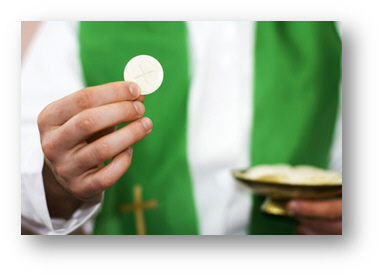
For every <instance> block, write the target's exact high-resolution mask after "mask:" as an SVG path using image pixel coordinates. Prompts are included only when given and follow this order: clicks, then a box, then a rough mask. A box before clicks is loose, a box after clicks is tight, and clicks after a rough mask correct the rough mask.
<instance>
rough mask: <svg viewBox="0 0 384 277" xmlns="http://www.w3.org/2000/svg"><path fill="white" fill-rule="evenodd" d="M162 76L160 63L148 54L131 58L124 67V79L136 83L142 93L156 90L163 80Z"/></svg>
mask: <svg viewBox="0 0 384 277" xmlns="http://www.w3.org/2000/svg"><path fill="white" fill-rule="evenodd" d="M163 77H164V72H163V68H162V67H161V64H160V63H159V62H158V61H157V60H156V59H155V58H153V57H151V56H148V55H140V56H136V57H134V58H132V59H131V60H130V61H129V62H128V63H127V65H126V66H125V69H124V80H125V81H128V82H135V83H136V84H138V85H139V86H140V88H141V94H143V95H146V94H150V93H152V92H154V91H156V90H157V89H158V88H159V87H160V85H161V83H162V82H163Z"/></svg>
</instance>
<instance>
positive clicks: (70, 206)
mask: <svg viewBox="0 0 384 277" xmlns="http://www.w3.org/2000/svg"><path fill="white" fill-rule="evenodd" d="M43 182H44V190H45V195H46V199H47V206H48V210H49V214H50V216H51V217H52V218H64V219H69V218H70V217H71V216H72V214H73V213H74V212H75V211H76V210H77V209H78V208H79V207H80V206H81V204H82V203H83V201H81V200H80V199H78V198H76V197H75V196H74V195H73V194H71V193H70V192H69V191H67V190H66V189H65V188H64V187H63V186H62V185H61V184H60V183H59V182H58V180H57V179H56V177H55V175H54V174H53V172H52V170H51V169H50V168H49V166H48V165H47V163H46V162H44V167H43Z"/></svg>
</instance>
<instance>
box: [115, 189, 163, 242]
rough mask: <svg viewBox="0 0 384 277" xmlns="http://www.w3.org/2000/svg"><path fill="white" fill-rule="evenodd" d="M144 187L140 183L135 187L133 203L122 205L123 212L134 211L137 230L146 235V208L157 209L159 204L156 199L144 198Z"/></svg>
mask: <svg viewBox="0 0 384 277" xmlns="http://www.w3.org/2000/svg"><path fill="white" fill-rule="evenodd" d="M142 195H143V188H142V187H141V186H140V185H135V186H134V187H133V203H129V204H123V205H121V206H120V209H119V210H120V212H121V213H127V212H134V213H135V221H136V232H137V234H138V235H145V220H144V210H145V209H155V208H157V206H158V203H157V201H156V200H148V201H144V202H143V200H142Z"/></svg>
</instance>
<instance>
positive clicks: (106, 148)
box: [38, 82, 342, 234]
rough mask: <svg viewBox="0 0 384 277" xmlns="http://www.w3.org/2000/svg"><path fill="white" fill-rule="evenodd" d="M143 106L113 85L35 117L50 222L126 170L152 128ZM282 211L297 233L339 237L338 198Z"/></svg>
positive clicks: (123, 85)
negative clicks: (292, 217) (289, 212)
mask: <svg viewBox="0 0 384 277" xmlns="http://www.w3.org/2000/svg"><path fill="white" fill-rule="evenodd" d="M143 101H144V96H140V87H139V86H138V85H136V84H135V83H130V82H114V83H108V84H104V85H100V86H95V87H88V88H85V89H82V90H79V91H77V92H75V93H72V94H70V95H68V96H66V97H64V98H62V99H60V100H57V101H55V102H53V103H51V104H49V105H48V106H47V107H45V108H44V110H43V111H42V112H41V113H40V114H39V117H38V127H39V131H40V139H41V145H42V149H43V152H44V156H45V163H44V168H43V180H44V187H45V193H46V198H47V205H48V209H49V213H50V215H51V217H57V218H66V219H68V218H70V217H71V215H72V214H73V213H74V211H76V210H77V209H78V208H79V207H80V205H81V204H82V203H84V202H87V201H92V200H99V199H100V197H101V195H102V193H103V191H105V190H106V189H108V188H110V187H112V186H113V185H114V184H115V183H116V182H117V181H118V180H119V179H120V177H121V176H122V175H123V174H124V173H125V172H126V171H127V170H128V168H129V167H130V165H131V161H132V153H133V152H132V151H133V149H132V145H134V144H135V143H136V142H138V141H140V140H142V139H143V138H144V137H146V136H147V135H148V134H150V133H151V131H152V128H153V124H152V121H151V120H150V119H149V118H147V117H143V115H144V111H145V107H144V105H143V104H142V103H143ZM128 122H130V123H129V124H128V125H126V126H125V127H123V128H121V129H119V130H116V126H117V125H119V124H123V123H128ZM109 159H112V161H111V162H110V163H108V165H104V162H105V161H107V160H109ZM295 204H296V205H295ZM288 208H289V209H290V210H292V211H293V212H294V214H295V218H296V219H297V220H298V222H299V227H298V231H299V233H301V234H341V230H342V200H341V198H340V199H336V200H327V201H302V200H300V201H299V200H293V201H291V202H290V203H289V204H288Z"/></svg>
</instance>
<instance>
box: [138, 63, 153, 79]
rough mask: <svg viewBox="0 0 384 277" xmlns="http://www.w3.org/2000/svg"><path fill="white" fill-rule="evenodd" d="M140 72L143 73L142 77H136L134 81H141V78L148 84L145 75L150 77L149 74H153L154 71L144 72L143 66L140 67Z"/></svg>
mask: <svg viewBox="0 0 384 277" xmlns="http://www.w3.org/2000/svg"><path fill="white" fill-rule="evenodd" d="M140 71H141V75H139V76H137V77H135V78H134V79H139V78H141V77H143V78H144V80H145V82H146V83H147V84H148V80H147V77H146V76H145V75H148V74H149V73H152V72H153V70H151V71H148V72H144V70H143V68H142V67H141V65H140Z"/></svg>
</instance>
